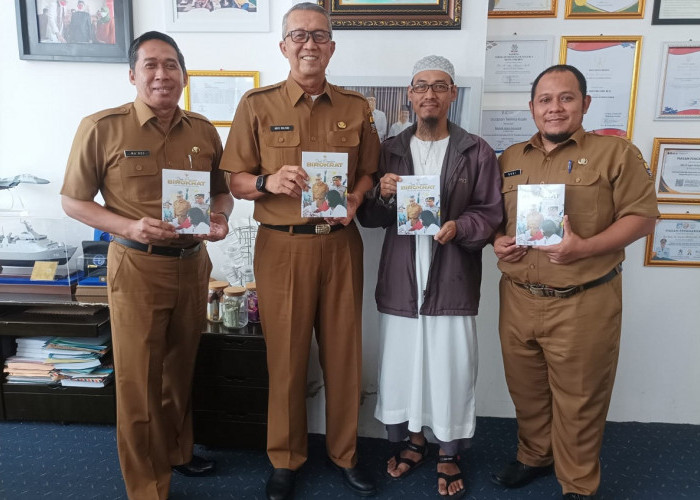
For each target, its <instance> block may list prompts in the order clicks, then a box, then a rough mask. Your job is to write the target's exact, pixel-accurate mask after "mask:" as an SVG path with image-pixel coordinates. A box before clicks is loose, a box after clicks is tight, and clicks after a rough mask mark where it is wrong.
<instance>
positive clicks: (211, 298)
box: [207, 281, 228, 323]
mask: <svg viewBox="0 0 700 500" xmlns="http://www.w3.org/2000/svg"><path fill="white" fill-rule="evenodd" d="M227 286H228V281H210V282H209V292H208V293H207V320H209V321H211V322H212V323H221V300H222V299H223V296H224V288H226V287H227Z"/></svg>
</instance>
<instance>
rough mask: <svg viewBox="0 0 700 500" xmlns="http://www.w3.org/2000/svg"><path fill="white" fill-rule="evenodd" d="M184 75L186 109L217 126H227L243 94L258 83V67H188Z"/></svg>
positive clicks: (258, 84)
mask: <svg viewBox="0 0 700 500" xmlns="http://www.w3.org/2000/svg"><path fill="white" fill-rule="evenodd" d="M187 77H188V82H187V86H186V87H185V109H186V110H188V111H194V112H196V113H199V114H201V115H204V116H206V117H207V118H209V121H211V122H212V123H213V124H214V125H215V126H216V127H227V126H230V125H231V121H232V120H233V115H234V113H235V112H236V108H237V107H238V102H239V101H240V100H241V97H243V94H245V93H246V92H247V91H248V90H250V89H254V88H257V87H258V86H260V73H259V72H258V71H188V72H187Z"/></svg>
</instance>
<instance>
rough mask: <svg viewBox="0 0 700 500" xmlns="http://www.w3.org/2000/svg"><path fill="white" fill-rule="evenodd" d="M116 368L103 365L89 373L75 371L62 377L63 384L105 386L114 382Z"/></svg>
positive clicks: (71, 385) (69, 385) (68, 385)
mask: <svg viewBox="0 0 700 500" xmlns="http://www.w3.org/2000/svg"><path fill="white" fill-rule="evenodd" d="M113 378H114V368H112V367H111V366H103V367H100V368H95V369H93V370H91V371H89V372H88V373H82V374H79V373H74V374H71V375H67V376H66V377H65V378H62V379H61V385H64V386H67V387H104V386H105V385H108V384H109V383H110V382H112V379H113Z"/></svg>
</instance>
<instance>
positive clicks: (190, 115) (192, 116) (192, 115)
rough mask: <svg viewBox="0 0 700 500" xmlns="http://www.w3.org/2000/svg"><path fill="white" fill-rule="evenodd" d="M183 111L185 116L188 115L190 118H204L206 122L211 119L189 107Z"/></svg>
mask: <svg viewBox="0 0 700 500" xmlns="http://www.w3.org/2000/svg"><path fill="white" fill-rule="evenodd" d="M182 112H183V113H185V116H187V117H188V118H195V119H197V120H202V121H205V122H209V121H210V120H209V118H207V117H206V116H204V115H202V114H200V113H196V112H194V111H189V110H187V109H183V110H182Z"/></svg>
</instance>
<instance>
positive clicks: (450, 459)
mask: <svg viewBox="0 0 700 500" xmlns="http://www.w3.org/2000/svg"><path fill="white" fill-rule="evenodd" d="M458 461H459V455H440V456H439V457H438V464H455V465H457V466H458V464H457V462H458ZM437 477H438V479H444V480H445V489H446V490H447V491H448V493H447V495H443V494H442V493H440V492H438V495H440V497H441V498H455V499H457V498H462V497H463V496H464V495H466V494H467V488H466V485H465V486H464V487H463V488H462V489H461V490H459V491H458V492H457V493H455V494H454V495H450V494H449V491H450V485H451V484H452V483H454V482H455V481H459V480H460V479H461V480H462V482H464V476H463V475H462V472H461V471H460V472H458V473H457V474H445V473H444V472H438V473H437Z"/></svg>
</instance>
